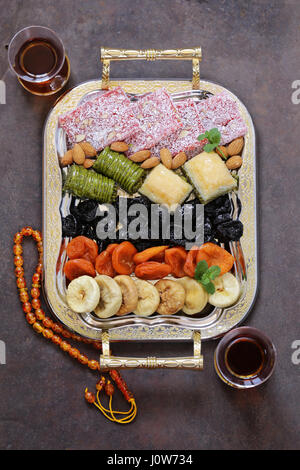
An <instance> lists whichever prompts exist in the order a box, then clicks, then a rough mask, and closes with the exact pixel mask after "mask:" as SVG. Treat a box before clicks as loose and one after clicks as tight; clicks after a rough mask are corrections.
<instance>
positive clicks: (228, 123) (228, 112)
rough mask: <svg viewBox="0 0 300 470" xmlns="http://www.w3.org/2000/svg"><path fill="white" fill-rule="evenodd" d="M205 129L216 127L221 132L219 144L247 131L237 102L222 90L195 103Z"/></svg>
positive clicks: (225, 142)
mask: <svg viewBox="0 0 300 470" xmlns="http://www.w3.org/2000/svg"><path fill="white" fill-rule="evenodd" d="M197 107H198V111H199V116H200V119H201V121H202V124H203V126H204V129H205V131H209V130H210V129H213V128H214V127H216V128H217V129H218V130H219V131H220V133H221V145H225V144H228V143H229V142H231V141H232V140H234V139H236V138H237V137H241V136H244V135H245V134H246V133H247V126H246V123H245V121H244V120H243V118H242V116H241V114H240V111H239V108H238V104H237V102H236V101H235V100H234V99H233V98H232V97H231V96H230V95H229V93H227V92H226V91H223V92H222V93H219V94H217V95H214V96H212V97H210V98H208V99H206V100H203V101H200V102H199V103H198V105H197Z"/></svg>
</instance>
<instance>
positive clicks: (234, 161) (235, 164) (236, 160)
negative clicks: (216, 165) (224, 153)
mask: <svg viewBox="0 0 300 470" xmlns="http://www.w3.org/2000/svg"><path fill="white" fill-rule="evenodd" d="M242 163H243V159H242V157H241V156H240V155H233V156H232V157H230V158H228V160H227V161H226V166H227V168H228V169H229V170H237V169H238V168H240V167H241V166H242Z"/></svg>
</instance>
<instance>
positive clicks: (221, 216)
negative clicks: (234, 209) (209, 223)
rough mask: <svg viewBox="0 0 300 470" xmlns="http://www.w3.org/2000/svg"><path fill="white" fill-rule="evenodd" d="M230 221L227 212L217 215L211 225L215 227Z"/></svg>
mask: <svg viewBox="0 0 300 470" xmlns="http://www.w3.org/2000/svg"><path fill="white" fill-rule="evenodd" d="M230 220H231V215H230V214H228V212H225V213H221V214H218V215H217V216H216V217H215V218H214V219H213V225H214V226H215V227H216V226H217V225H219V224H221V223H224V222H229V221H230Z"/></svg>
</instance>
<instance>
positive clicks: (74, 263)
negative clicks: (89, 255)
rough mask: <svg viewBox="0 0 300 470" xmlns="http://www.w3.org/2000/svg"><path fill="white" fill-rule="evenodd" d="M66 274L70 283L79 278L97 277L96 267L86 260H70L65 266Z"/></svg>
mask: <svg viewBox="0 0 300 470" xmlns="http://www.w3.org/2000/svg"><path fill="white" fill-rule="evenodd" d="M64 273H65V276H66V278H67V279H68V280H69V281H73V279H76V278H77V277H80V276H83V275H85V274H86V275H87V276H92V277H95V276H96V271H95V268H94V265H93V264H92V263H91V262H90V261H88V260H86V259H81V258H79V259H70V260H69V261H67V262H66V264H65V266H64Z"/></svg>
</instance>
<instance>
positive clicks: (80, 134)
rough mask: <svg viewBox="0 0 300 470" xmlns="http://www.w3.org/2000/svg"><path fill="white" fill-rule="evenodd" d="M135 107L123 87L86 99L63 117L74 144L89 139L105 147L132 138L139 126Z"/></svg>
mask: <svg viewBox="0 0 300 470" xmlns="http://www.w3.org/2000/svg"><path fill="white" fill-rule="evenodd" d="M134 110H135V106H134V104H132V103H131V101H130V99H129V98H128V97H127V96H126V94H125V92H124V91H123V90H122V88H121V87H117V88H114V89H113V90H111V91H108V92H107V93H104V94H102V95H100V96H97V97H96V98H94V99H92V100H90V101H86V102H85V103H83V104H82V105H80V106H78V107H77V108H76V109H75V110H73V111H71V112H69V113H66V114H65V115H63V116H60V117H59V124H60V126H61V127H62V128H63V129H64V130H65V131H66V134H67V136H68V141H69V143H70V144H74V143H76V142H77V141H78V140H86V141H87V142H89V143H90V144H92V145H93V147H95V149H96V150H101V149H103V148H104V147H105V146H107V145H110V144H111V143H112V142H115V141H117V140H121V141H122V140H125V139H128V138H129V137H130V136H131V135H132V134H134V133H136V132H137V130H138V129H139V122H138V120H137V118H136V117H135V115H134Z"/></svg>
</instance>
